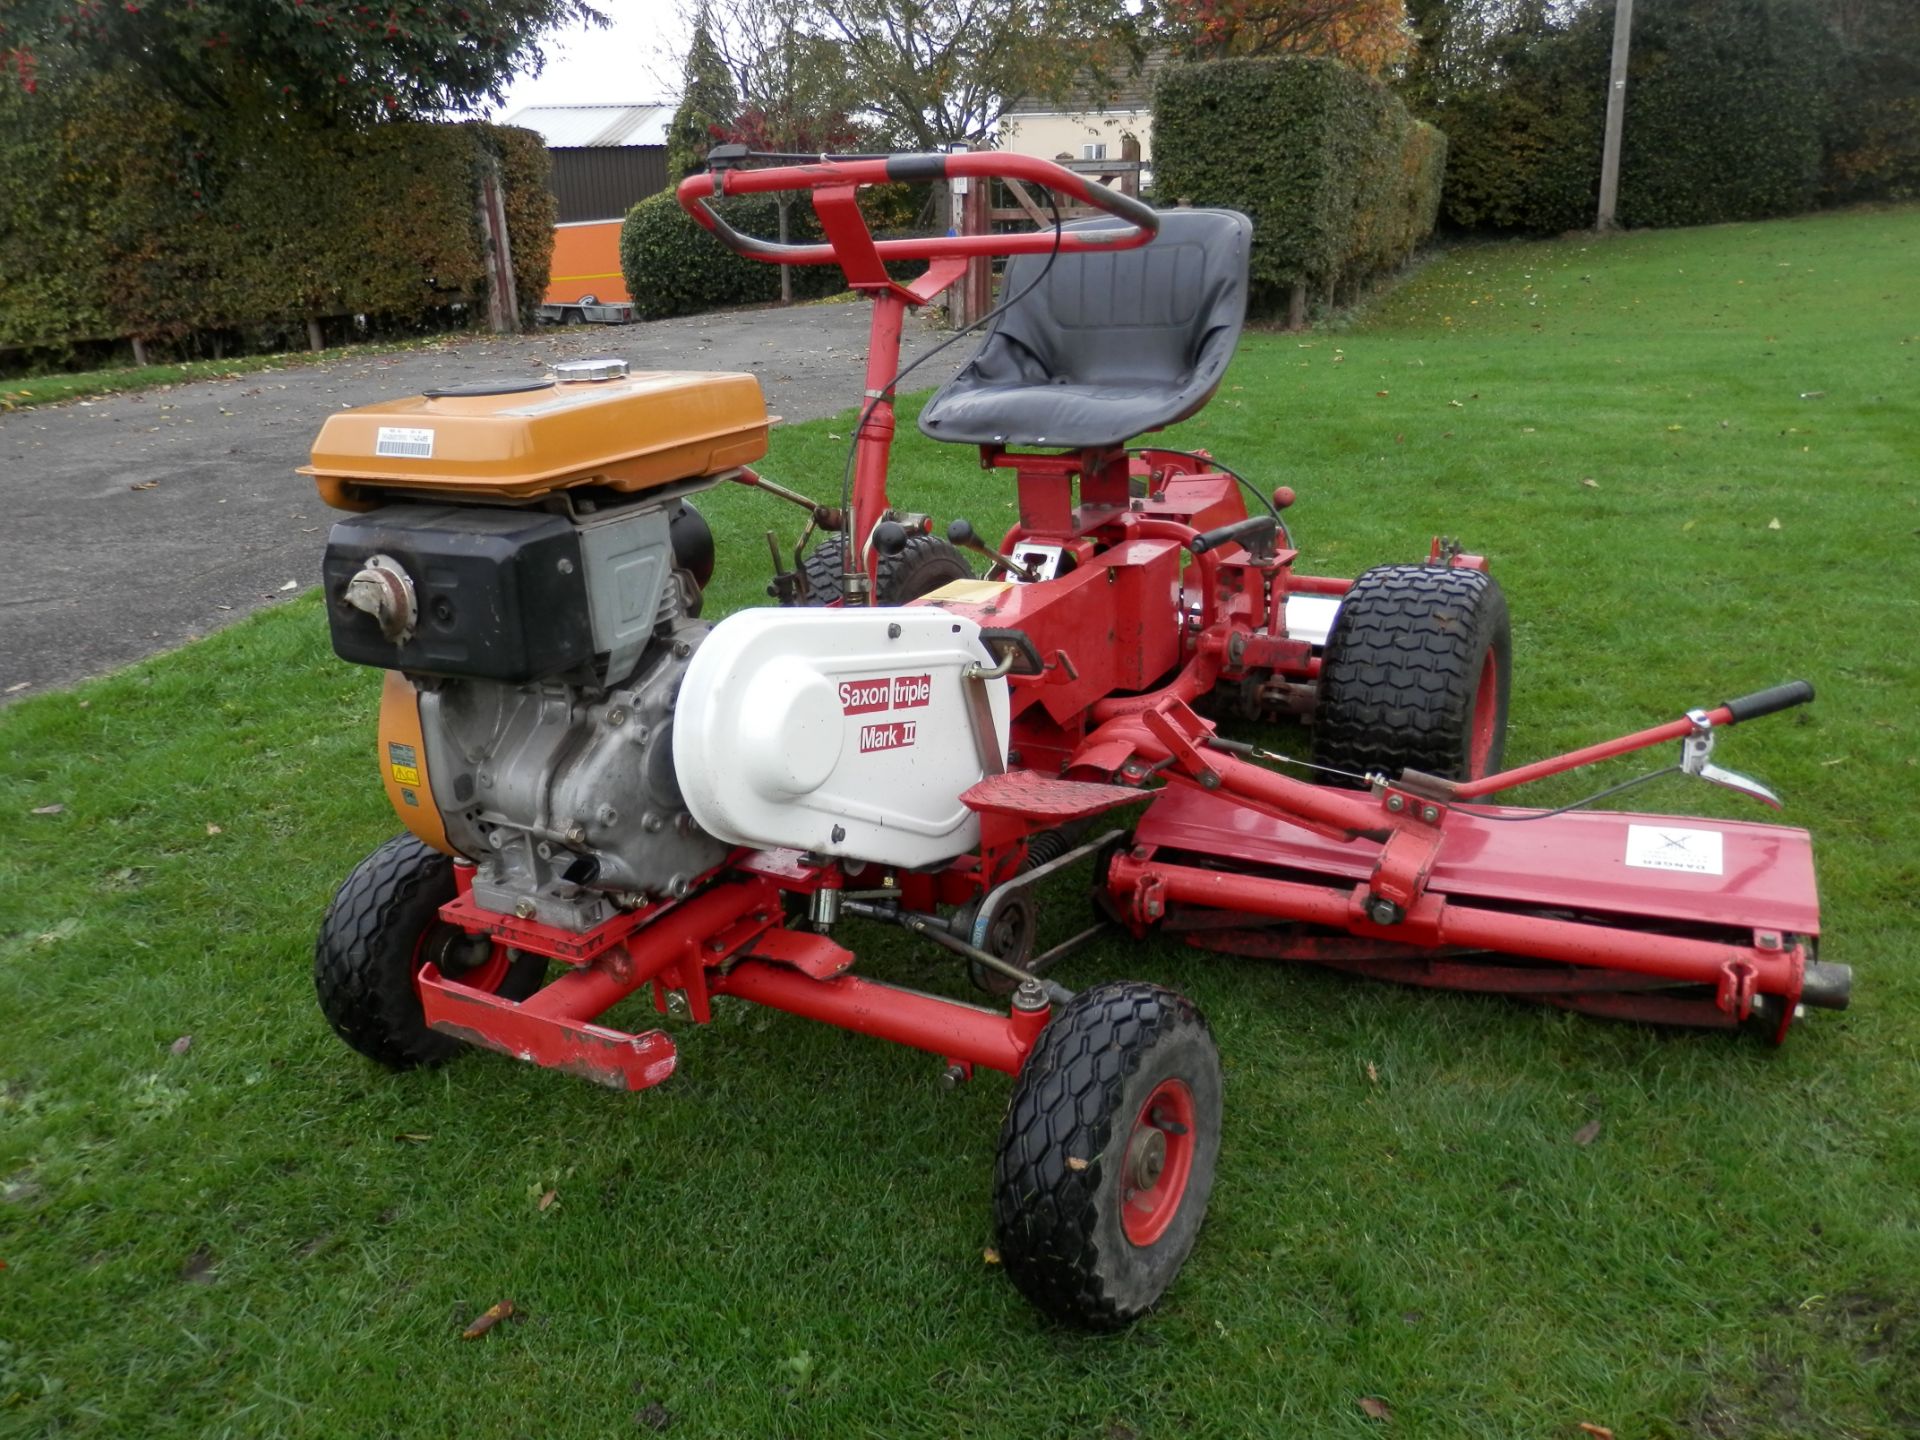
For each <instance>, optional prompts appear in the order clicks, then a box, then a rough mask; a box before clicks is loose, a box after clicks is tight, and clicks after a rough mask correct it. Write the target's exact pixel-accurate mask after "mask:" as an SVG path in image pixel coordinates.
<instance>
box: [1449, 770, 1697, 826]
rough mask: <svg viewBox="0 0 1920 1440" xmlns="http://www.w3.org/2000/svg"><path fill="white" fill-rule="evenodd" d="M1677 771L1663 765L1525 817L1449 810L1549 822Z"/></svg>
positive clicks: (1491, 817) (1479, 817) (1485, 817)
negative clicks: (1583, 796) (1564, 803)
mask: <svg viewBox="0 0 1920 1440" xmlns="http://www.w3.org/2000/svg"><path fill="white" fill-rule="evenodd" d="M1679 769H1680V767H1679V766H1678V765H1663V766H1661V767H1660V768H1659V769H1658V770H1649V771H1648V772H1647V773H1646V774H1644V775H1636V776H1635V777H1634V778H1633V779H1631V780H1622V781H1621V782H1620V783H1619V784H1618V785H1609V786H1608V787H1607V788H1606V789H1604V790H1596V791H1594V792H1593V794H1591V795H1589V796H1587V798H1586V799H1584V800H1575V801H1573V802H1571V803H1570V804H1566V805H1562V806H1561V807H1560V808H1559V809H1558V810H1535V811H1533V812H1531V813H1530V814H1526V815H1497V814H1495V813H1494V812H1493V811H1491V810H1474V809H1470V808H1468V807H1467V806H1465V805H1453V806H1450V807H1449V808H1450V809H1454V810H1457V811H1459V812H1460V813H1461V814H1462V815H1471V816H1473V818H1474V819H1476V820H1510V821H1512V822H1514V823H1515V824H1522V823H1524V822H1526V821H1528V820H1551V819H1552V818H1553V817H1554V816H1556V815H1564V814H1566V813H1567V812H1568V811H1569V810H1578V809H1580V808H1581V807H1582V806H1586V805H1591V804H1593V802H1594V801H1596V800H1605V799H1606V798H1607V797H1608V796H1609V795H1618V794H1619V793H1620V792H1621V791H1622V790H1631V789H1633V787H1634V786H1636V785H1644V784H1646V783H1647V782H1648V781H1649V780H1658V779H1659V778H1660V777H1661V776H1662V775H1673V774H1677V773H1678V772H1679Z"/></svg>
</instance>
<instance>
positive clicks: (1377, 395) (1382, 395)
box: [1373, 390, 1387, 400]
mask: <svg viewBox="0 0 1920 1440" xmlns="http://www.w3.org/2000/svg"><path fill="white" fill-rule="evenodd" d="M1373 393H1374V397H1375V398H1376V399H1379V400H1384V399H1386V398H1387V392H1386V391H1384V390H1376V391H1374V392H1373Z"/></svg>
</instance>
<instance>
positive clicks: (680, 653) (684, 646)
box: [673, 640, 693, 660]
mask: <svg viewBox="0 0 1920 1440" xmlns="http://www.w3.org/2000/svg"><path fill="white" fill-rule="evenodd" d="M692 653H693V646H691V645H689V644H688V643H687V642H686V641H684V640H676V641H674V642H673V658H674V659H676V660H684V659H686V658H687V656H689V655H691V654H692Z"/></svg>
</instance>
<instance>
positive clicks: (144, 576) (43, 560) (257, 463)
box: [0, 303, 977, 703]
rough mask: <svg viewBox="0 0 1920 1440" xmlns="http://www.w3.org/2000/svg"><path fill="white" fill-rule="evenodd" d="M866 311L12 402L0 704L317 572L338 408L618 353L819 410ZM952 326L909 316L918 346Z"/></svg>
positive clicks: (856, 307)
mask: <svg viewBox="0 0 1920 1440" xmlns="http://www.w3.org/2000/svg"><path fill="white" fill-rule="evenodd" d="M868 315H869V311H868V307H867V306H866V305H865V304H862V303H851V304H835V305H808V306H803V307H800V308H797V309H790V310H752V311H735V312H731V313H727V314H722V315H704V316H699V317H697V318H695V319H691V320H663V321H656V322H654V323H651V324H645V325H627V326H618V327H616V326H575V327H571V328H569V329H566V330H558V331H556V330H547V331H542V332H539V333H535V334H531V335H516V336H500V337H492V336H456V337H451V338H449V339H448V340H446V341H445V342H443V343H440V344H437V345H434V346H432V347H430V348H427V349H422V350H408V351H400V352H388V353H384V354H383V353H381V352H379V351H377V350H373V349H369V350H367V351H365V352H356V353H355V354H353V355H351V356H348V357H344V358H342V359H339V360H334V361H330V362H328V363H326V364H324V365H312V366H296V367H293V368H290V369H287V370H278V371H262V372H259V373H256V374H251V375H242V376H239V377H237V378H235V379H231V380H203V381H196V382H193V383H191V384H183V385H174V386H170V387H167V388H165V389H160V390H147V391H142V392H140V393H138V394H131V395H112V396H103V397H101V398H99V399H96V400H80V401H69V402H67V403H65V404H62V405H53V406H39V407H35V408H33V409H28V410H21V411H17V412H14V413H10V414H0V505H3V506H4V507H5V509H4V513H5V514H7V515H8V516H9V517H11V518H10V519H9V520H8V522H7V524H6V529H5V532H4V533H5V540H4V542H0V703H3V702H4V700H8V699H16V698H18V697H19V696H21V695H24V694H33V693H37V692H39V691H42V690H46V689H50V688H52V687H55V686H59V685H66V684H70V683H72V682H73V681H75V680H79V679H82V678H84V677H86V676H89V675H97V674H99V673H101V672H102V671H105V670H110V669H113V668H114V667H115V666H119V665H124V664H127V663H128V662H129V661H132V660H137V659H140V658H141V657H142V656H145V655H150V654H152V653H154V652H155V651H158V650H166V649H171V648H172V647H174V646H176V645H180V644H182V643H184V642H185V641H187V640H190V639H193V638H194V637H196V636H199V635H203V634H205V633H206V632H207V631H209V630H212V629H216V628H218V627H219V626H222V625H225V624H228V623H230V622H232V621H234V620H237V619H239V618H240V617H241V616H243V615H246V614H248V613H249V612H251V611H253V610H257V609H259V608H261V607H263V606H266V605H270V604H272V603H274V602H275V601H277V600H284V599H285V598H287V597H288V596H291V595H293V594H296V593H298V592H299V591H300V590H304V589H305V588H307V587H308V586H310V585H314V584H317V583H318V582H319V578H320V552H321V550H322V548H323V546H324V545H325V541H326V532H327V527H328V526H329V525H330V524H331V523H332V521H333V520H334V519H335V518H337V512H334V511H331V510H328V509H327V508H326V507H325V506H324V505H322V504H321V503H320V501H319V498H318V497H317V496H316V495H315V493H314V488H313V482H312V481H311V480H309V479H307V478H306V477H304V476H300V475H295V474H294V473H293V469H294V467H295V466H296V465H302V464H305V463H306V459H307V447H308V446H309V445H310V444H311V443H312V440H313V437H314V435H315V434H316V433H317V432H318V431H319V428H320V422H321V421H322V420H323V419H324V418H325V417H326V416H327V414H328V413H329V412H331V411H334V410H339V409H342V408H344V407H346V406H350V405H365V404H368V403H370V402H372V401H375V400H381V399H387V398H391V397H395V396H401V395H414V394H418V393H419V392H421V391H422V390H426V389H431V388H432V387H434V386H436V385H458V384H471V383H474V382H477V381H482V380H495V379H502V378H507V377H516V376H526V375H539V374H541V373H543V372H544V371H545V369H546V367H547V366H548V365H549V364H550V363H551V362H552V361H554V360H562V359H572V358H578V357H580V356H585V355H607V354H611V355H620V356H624V357H625V358H626V359H628V360H629V361H631V362H632V363H633V365H634V367H635V368H636V369H696V370H744V371H748V372H750V373H752V374H755V375H758V376H759V377H760V382H761V384H762V386H763V387H764V388H765V390H766V396H767V408H768V409H769V410H770V411H772V412H773V413H774V414H776V415H780V416H784V417H785V418H786V419H788V420H808V419H813V418H815V417H817V416H821V415H829V414H832V413H834V412H835V411H837V410H841V409H845V408H847V407H849V406H851V405H853V404H855V403H857V402H858V401H859V399H860V393H861V389H862V386H863V385H864V383H865V382H864V378H863V377H864V375H865V366H866V339H867V320H868ZM941 338H943V334H942V332H940V331H937V330H935V329H933V328H932V327H931V325H930V324H928V323H926V322H924V321H920V320H909V322H908V325H907V334H906V337H905V342H904V345H903V358H911V357H913V356H916V355H919V354H921V353H923V352H924V351H926V350H928V349H930V348H931V347H932V346H933V345H935V344H937V343H938V342H939V340H940V339H941ZM976 343H977V342H975V341H972V340H963V341H961V342H960V343H959V344H957V345H955V346H954V347H953V348H952V349H951V350H949V351H947V352H946V353H945V354H943V355H941V356H940V357H938V358H937V359H935V360H933V361H930V362H929V363H928V364H927V365H926V366H925V367H923V368H922V369H921V370H918V371H916V372H915V373H914V376H913V378H912V380H911V382H910V383H911V385H912V386H913V387H914V388H919V387H922V386H928V385H934V384H937V383H939V382H940V381H942V380H945V379H946V378H947V377H948V376H949V375H951V374H952V373H953V372H954V371H955V370H956V369H958V368H959V366H960V365H961V364H962V363H963V362H964V361H965V360H966V358H967V357H968V356H969V355H970V354H971V353H972V351H973V348H974V345H975V344H976ZM289 581H292V582H294V585H293V587H292V588H291V589H289V588H286V587H287V585H288V582H289Z"/></svg>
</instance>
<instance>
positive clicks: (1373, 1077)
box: [1367, 1060, 1380, 1085]
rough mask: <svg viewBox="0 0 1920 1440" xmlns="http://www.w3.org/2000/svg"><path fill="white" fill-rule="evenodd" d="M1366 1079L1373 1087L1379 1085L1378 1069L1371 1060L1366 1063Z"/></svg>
mask: <svg viewBox="0 0 1920 1440" xmlns="http://www.w3.org/2000/svg"><path fill="white" fill-rule="evenodd" d="M1367 1079H1368V1080H1369V1081H1371V1082H1372V1083H1373V1084H1375V1085H1378V1084H1379V1083H1380V1067H1379V1066H1378V1065H1376V1064H1374V1063H1373V1061H1371V1060H1369V1061H1367Z"/></svg>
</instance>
